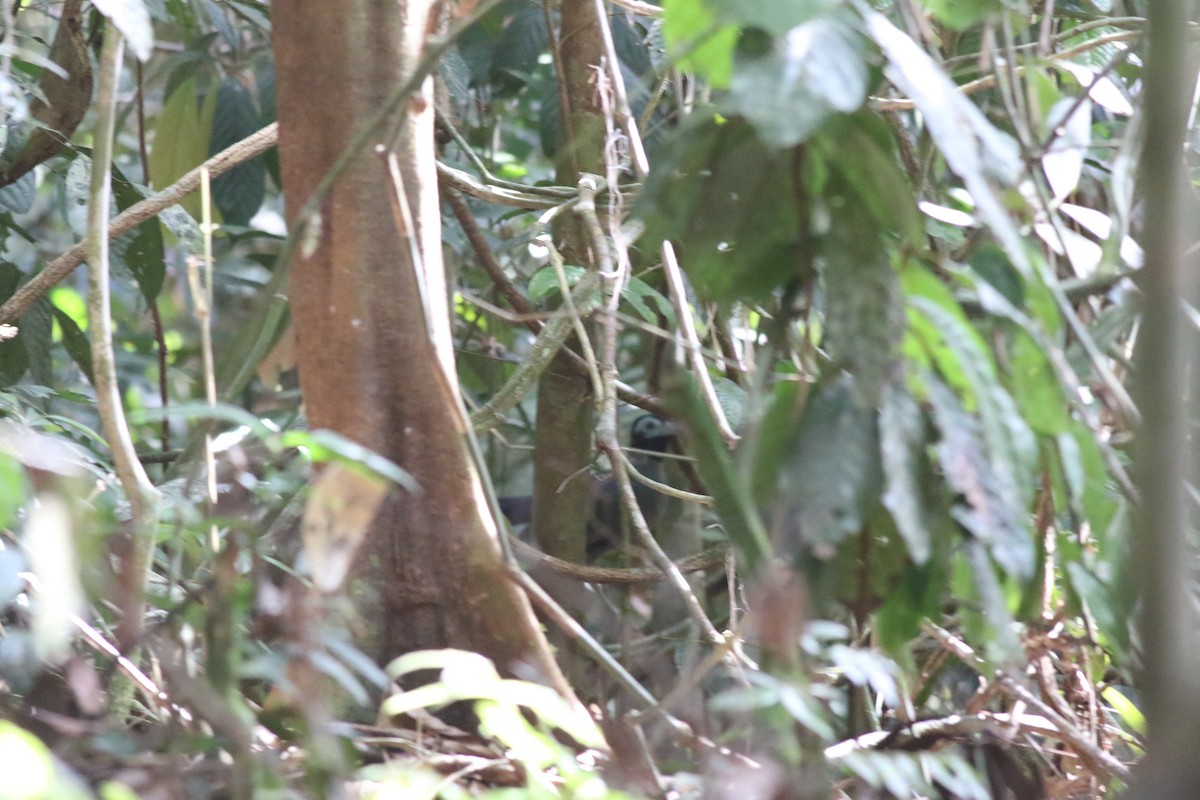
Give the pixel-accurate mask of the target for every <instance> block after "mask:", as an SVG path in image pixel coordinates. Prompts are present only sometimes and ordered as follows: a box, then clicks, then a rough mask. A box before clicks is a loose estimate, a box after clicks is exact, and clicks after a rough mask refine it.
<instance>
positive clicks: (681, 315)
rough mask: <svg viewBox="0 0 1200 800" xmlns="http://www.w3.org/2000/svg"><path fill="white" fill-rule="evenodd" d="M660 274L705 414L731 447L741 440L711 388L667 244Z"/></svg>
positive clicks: (676, 266) (672, 249)
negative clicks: (669, 290)
mask: <svg viewBox="0 0 1200 800" xmlns="http://www.w3.org/2000/svg"><path fill="white" fill-rule="evenodd" d="M662 255H663V271H664V272H665V273H666V276H667V286H668V287H670V289H671V300H672V301H673V302H674V304H675V316H676V317H677V318H678V319H679V327H680V328H681V329H682V332H683V341H684V346H685V347H686V348H687V351H688V357H689V359H690V360H691V363H692V373H693V374H694V375H695V376H696V381H697V383H699V384H700V395H701V397H703V398H704V404H705V405H706V406H708V412H709V413H710V414H712V417H713V420H714V421H715V422H716V423H717V430H718V431H720V433H721V438H722V439H724V440H725V443H726V444H727V445H733V444H734V443H735V442H737V441H738V439H740V438H741V437H740V436H738V435H737V434H736V433H734V431H733V428H732V427H731V426H730V425H729V420H728V419H727V418H726V416H725V409H724V408H722V407H721V401H720V400H719V399H718V398H717V390H716V387H714V386H713V382H712V376H711V375H709V374H708V364H707V363H706V362H705V360H704V352H703V350H702V349H701V346H700V338H699V337H698V336H697V335H696V323H695V321H694V320H693V319H692V310H691V308H689V307H688V301H687V291H686V290H685V289H684V286H683V273H682V272H681V271H680V269H679V261H678V260H677V259H676V258H675V247H674V245H672V244H671V243H670V242H666V241H664V242H663V243H662Z"/></svg>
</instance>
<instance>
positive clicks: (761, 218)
mask: <svg viewBox="0 0 1200 800" xmlns="http://www.w3.org/2000/svg"><path fill="white" fill-rule="evenodd" d="M795 173H796V166H795V159H794V156H793V154H791V153H790V152H788V153H772V152H770V151H769V150H767V148H766V147H765V146H764V144H763V142H762V140H760V139H759V138H758V137H757V136H756V135H755V133H754V129H753V128H751V127H750V126H749V125H747V124H745V123H744V122H739V121H736V120H730V121H724V122H722V121H717V120H713V119H702V120H698V121H696V122H694V123H692V124H690V125H688V126H687V127H685V128H684V129H683V130H681V131H680V132H679V133H678V134H677V135H676V137H675V140H674V142H672V145H671V147H670V149H669V150H668V151H667V152H664V153H661V154H660V155H659V157H658V159H657V160H656V161H655V163H654V166H653V168H652V169H651V172H650V176H649V177H648V179H647V181H646V186H645V188H644V190H643V191H642V192H641V194H640V195H639V197H638V202H637V207H636V208H635V213H636V214H637V215H638V216H641V217H642V218H643V219H644V220H645V221H646V234H645V236H644V239H645V240H646V245H647V246H652V245H653V244H654V243H655V242H658V241H661V240H663V239H670V240H672V241H674V242H676V243H677V244H678V246H679V251H680V260H681V262H682V263H683V265H684V267H685V269H687V271H688V273H689V275H690V276H691V278H692V281H693V283H694V285H695V287H696V289H697V291H698V292H699V293H700V294H701V295H702V296H704V297H706V298H711V299H718V300H742V299H746V300H753V299H762V298H765V297H766V296H768V295H769V294H770V293H771V292H772V291H773V290H774V289H775V288H776V287H778V286H780V285H782V284H785V283H787V282H789V281H791V280H792V279H794V278H795V277H797V276H798V269H799V268H798V266H797V265H798V257H797V244H798V242H799V224H798V214H799V212H798V210H797V204H796V182H795V177H794V176H795Z"/></svg>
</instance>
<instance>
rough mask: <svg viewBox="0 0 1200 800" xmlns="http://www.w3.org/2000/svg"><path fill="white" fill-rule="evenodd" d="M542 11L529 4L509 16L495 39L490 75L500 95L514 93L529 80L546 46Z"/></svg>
mask: <svg viewBox="0 0 1200 800" xmlns="http://www.w3.org/2000/svg"><path fill="white" fill-rule="evenodd" d="M546 42H547V36H546V15H545V14H544V13H543V12H542V9H541V8H540V7H539V6H537V5H533V4H529V5H526V6H524V7H523V8H521V9H520V10H518V11H517V12H516V13H515V14H513V15H512V16H510V17H509V18H508V20H507V21H506V23H505V26H504V30H503V31H502V32H501V34H500V37H499V38H498V39H497V40H496V41H495V48H496V49H495V52H494V53H493V55H492V75H491V79H492V81H493V82H494V83H495V85H496V88H497V91H498V92H499V93H500V95H502V96H504V95H510V94H515V93H516V92H517V91H518V90H519V89H521V88H522V87H523V86H525V84H526V83H528V82H529V78H530V76H531V75H532V74H533V71H534V69H536V68H537V65H538V58H539V57H540V56H541V54H542V53H543V52H544V51H545V50H546Z"/></svg>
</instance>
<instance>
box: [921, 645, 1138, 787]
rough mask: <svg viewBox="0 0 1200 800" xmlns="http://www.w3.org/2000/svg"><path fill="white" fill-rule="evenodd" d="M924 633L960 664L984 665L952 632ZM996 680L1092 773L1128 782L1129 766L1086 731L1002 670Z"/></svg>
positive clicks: (997, 673) (996, 675) (968, 646)
mask: <svg viewBox="0 0 1200 800" xmlns="http://www.w3.org/2000/svg"><path fill="white" fill-rule="evenodd" d="M925 630H927V631H928V632H929V633H930V634H931V635H932V636H933V637H934V638H935V639H937V640H938V642H939V643H940V644H941V645H942V646H943V647H945V648H946V649H947V650H949V651H950V652H951V653H953V654H954V655H955V656H956V657H957V658H958V659H959V660H960V661H962V662H964V663H965V664H968V665H971V666H983V664H984V662H983V659H981V658H980V657H979V656H977V655H976V654H975V651H974V650H972V649H971V646H970V645H968V644H967V643H966V642H964V641H963V640H962V639H960V638H958V637H957V636H955V635H954V634H952V633H951V632H950V631H948V630H946V629H945V628H942V627H940V626H937V625H934V624H933V623H926V625H925ZM995 680H996V682H997V683H999V684H1000V686H1001V689H1002V690H1003V691H1004V692H1005V693H1006V694H1008V695H1009V696H1010V697H1012V698H1014V699H1016V700H1020V701H1021V702H1023V703H1025V705H1027V706H1029V707H1030V708H1032V709H1034V710H1035V711H1037V712H1038V713H1039V714H1041V715H1042V716H1043V717H1045V718H1046V719H1047V720H1049V722H1050V724H1052V725H1053V726H1054V728H1055V730H1057V731H1058V736H1059V737H1060V738H1061V739H1062V740H1063V742H1065V743H1066V744H1068V745H1070V746H1071V749H1072V750H1074V751H1075V753H1076V754H1077V755H1078V756H1079V758H1080V759H1081V760H1082V761H1084V762H1085V763H1086V764H1087V765H1088V768H1089V769H1091V770H1092V771H1093V772H1095V773H1097V774H1099V775H1106V776H1108V777H1110V778H1120V779H1121V780H1128V779H1129V775H1130V771H1129V767H1127V766H1125V765H1124V764H1122V763H1121V762H1120V761H1117V760H1116V759H1115V758H1113V757H1112V755H1110V754H1109V753H1108V752H1106V751H1104V750H1101V749H1100V747H1099V746H1097V744H1096V743H1095V742H1093V741H1091V740H1089V739H1088V737H1087V736H1086V735H1085V734H1084V733H1083V731H1081V730H1079V728H1077V727H1076V726H1075V723H1074V722H1072V721H1071V720H1069V719H1067V718H1066V717H1064V716H1063V715H1062V714H1059V713H1058V712H1057V711H1055V710H1054V709H1053V708H1051V707H1050V705H1049V704H1048V703H1046V702H1045V701H1043V700H1042V699H1041V698H1040V697H1038V696H1036V695H1034V694H1033V693H1032V692H1030V691H1029V690H1028V689H1026V688H1025V687H1024V686H1023V685H1022V684H1021V682H1020V681H1018V680H1016V679H1015V678H1013V677H1012V676H1011V675H1009V674H1008V673H1006V672H1003V671H997V672H996V674H995Z"/></svg>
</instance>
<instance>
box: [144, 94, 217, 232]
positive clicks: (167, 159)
mask: <svg viewBox="0 0 1200 800" xmlns="http://www.w3.org/2000/svg"><path fill="white" fill-rule="evenodd" d="M199 87H200V79H199V78H198V77H197V76H196V75H192V76H190V77H188V78H187V79H186V80H184V81H183V82H182V83H180V84H179V85H178V86H176V87H175V90H174V91H173V92H171V94H170V96H168V97H167V100H166V103H164V104H163V109H162V112H161V113H159V115H158V121H157V122H156V123H155V125H154V139H153V142H154V144H153V146H152V147H151V149H150V177H151V179H152V180H153V184H154V186H155V187H157V188H160V189H161V188H163V187H166V186H170V185H171V184H172V183H174V182H175V181H177V180H178V179H179V178H181V177H183V175H184V174H185V173H187V172H189V171H190V170H192V169H195V168H196V167H198V166H199V165H200V164H201V163H202V162H203V161H204V159H205V158H206V157H207V156H208V152H209V149H208V142H209V138H210V137H211V136H212V121H213V116H214V114H215V112H216V106H217V92H216V91H215V87H213V86H211V84H209V89H208V91H207V92H206V96H205V98H204V101H203V104H201V101H200V90H199ZM180 204H181V205H182V206H183V207H184V209H185V210H187V212H188V213H189V214H191V215H192V217H194V218H196V219H199V218H200V194H199V192H195V193H193V194H191V195H189V196H188V197H185V198H184V199H183V200H182V201H180Z"/></svg>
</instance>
